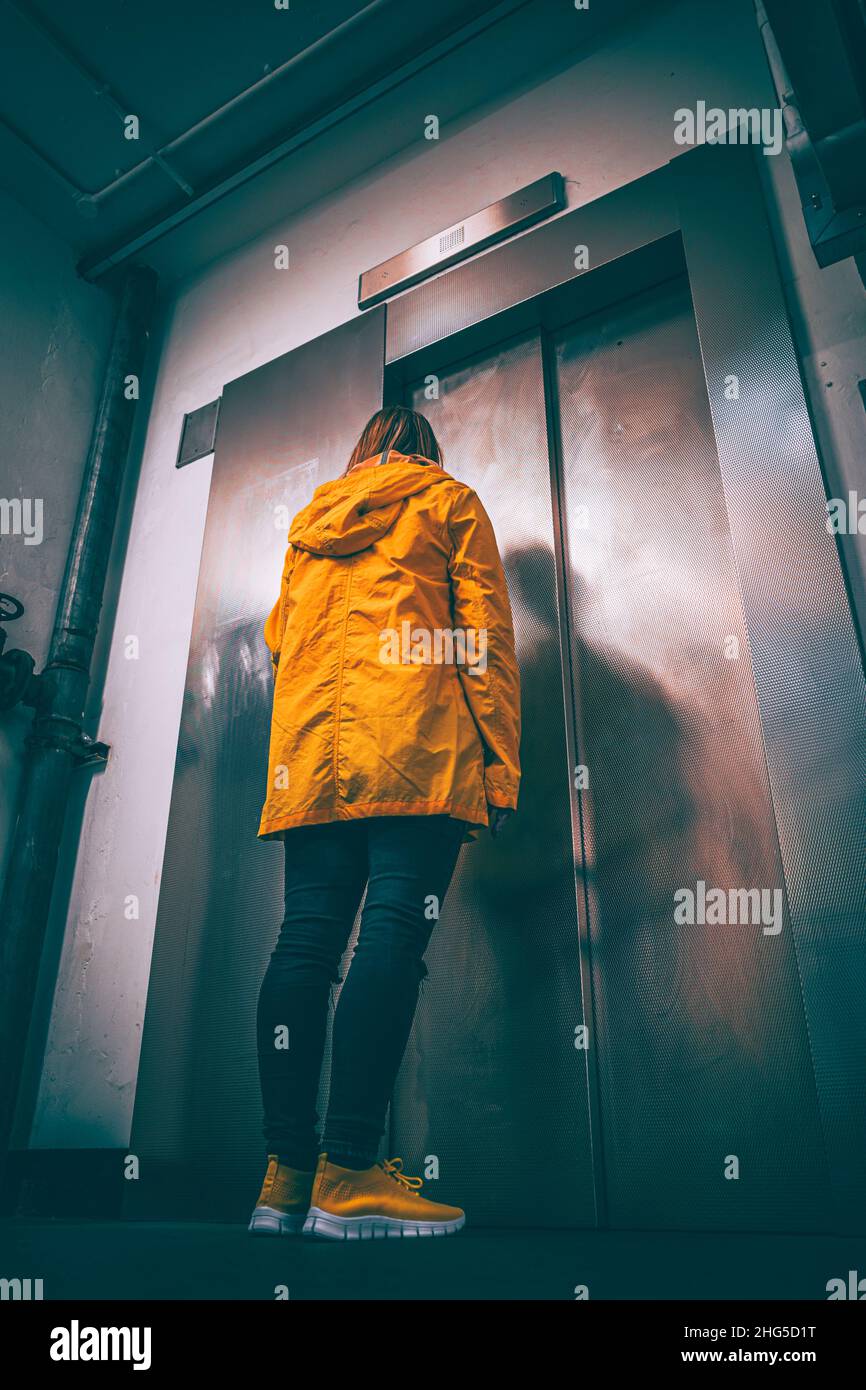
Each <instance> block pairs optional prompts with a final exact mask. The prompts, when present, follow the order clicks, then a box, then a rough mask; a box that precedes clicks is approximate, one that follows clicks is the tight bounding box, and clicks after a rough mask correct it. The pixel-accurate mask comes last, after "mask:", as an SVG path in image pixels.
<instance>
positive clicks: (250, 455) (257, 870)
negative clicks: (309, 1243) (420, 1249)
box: [126, 310, 384, 1220]
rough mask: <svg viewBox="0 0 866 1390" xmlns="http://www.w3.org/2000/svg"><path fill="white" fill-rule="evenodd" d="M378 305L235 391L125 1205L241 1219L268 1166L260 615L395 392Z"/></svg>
mask: <svg viewBox="0 0 866 1390" xmlns="http://www.w3.org/2000/svg"><path fill="white" fill-rule="evenodd" d="M383 342H384V313H383V311H382V310H374V311H373V312H371V313H370V314H368V315H365V317H364V318H360V319H353V320H352V321H351V322H350V323H348V324H345V325H344V326H343V327H341V328H338V329H335V330H334V331H333V332H331V333H327V334H325V335H324V336H323V337H321V338H316V339H314V340H313V341H312V342H310V343H307V344H305V345H304V346H303V347H301V348H298V349H297V350H296V351H294V352H291V353H287V354H286V355H285V356H284V357H280V358H278V359H276V361H273V362H269V363H268V364H267V365H266V366H264V367H260V368H259V369H258V370H257V371H254V372H251V373H250V374H249V375H248V376H245V377H241V378H240V380H238V381H234V382H231V383H230V384H229V385H228V386H227V387H226V388H225V391H224V392H223V399H222V406H221V411H220V428H219V434H218V437H217V446H216V454H215V458H214V464H213V476H212V482H211V493H210V499H209V502H208V513H207V522H206V528H205V538H204V545H203V549H202V558H201V568H200V571H199V583H198V590H197V594H196V605H195V615H194V619H193V628H192V636H191V641H190V655H189V664H188V667H187V677H186V690H185V694H184V703H183V712H182V716H181V726H180V735H179V739H178V751H177V762H176V767H175V780H174V790H173V794H172V802H171V813H170V817H169V825H168V835H167V841H166V851H165V861H164V865H163V873H162V885H161V891H160V901H159V913H158V918H157V924H156V938H155V943H154V952H153V962H152V967H151V976H150V987H149V991H148V1000H147V1013H146V1017H145V1025H144V1035H143V1039H142V1051H141V1063H140V1067H139V1079H138V1089H137V1092H136V1103H135V1112H134V1116H133V1132H132V1140H131V1152H134V1153H135V1154H137V1155H138V1157H139V1160H140V1163H141V1177H140V1179H139V1181H137V1182H130V1183H129V1184H128V1185H127V1204H126V1211H127V1215H130V1216H135V1217H162V1216H165V1217H168V1216H177V1217H183V1218H184V1219H190V1218H200V1219H204V1220H217V1219H231V1220H239V1219H245V1218H246V1215H247V1209H248V1208H249V1206H250V1205H251V1203H252V1202H253V1201H254V1200H255V1196H256V1193H257V1191H258V1185H259V1184H260V1182H261V1177H262V1172H263V1158H262V1156H263V1153H264V1141H263V1139H262V1138H261V1100H260V1096H259V1082H258V1071H257V1063H256V1034H255V1009H256V1000H257V996H258V989H259V984H260V982H261V978H262V975H263V974H264V970H265V967H266V965H267V960H268V956H269V955H270V952H271V950H272V949H273V946H274V942H275V940H276V936H277V932H278V930H279V926H280V923H281V921H282V912H283V904H282V888H283V847H282V844H281V843H280V842H279V841H272V842H263V841H259V840H258V839H257V834H256V832H257V830H258V825H259V817H260V814H261V808H262V803H263V801H264V796H265V784H266V778H267V743H268V732H269V728H270V711H271V702H272V694H273V675H272V672H271V662H270V654H269V652H268V650H267V648H266V646H265V643H264V637H263V634H262V626H263V623H264V620H265V618H266V616H267V614H268V612H269V611H270V608H271V606H272V604H273V603H274V602H275V600H276V598H277V595H278V593H279V583H280V574H281V572H282V565H283V558H284V555H285V548H286V535H287V531H288V526H289V521H290V520H291V517H292V516H293V515H294V513H295V512H296V511H297V510H299V509H300V507H302V506H303V505H305V503H306V502H308V501H309V498H310V494H311V492H312V490H313V488H314V487H316V486H318V484H319V483H322V482H325V481H327V480H328V479H329V478H333V477H335V476H336V475H337V474H338V473H339V472H340V471H341V470H342V469H343V468H344V467H345V465H346V461H347V459H348V457H349V454H350V452H351V450H352V447H353V445H354V443H355V440H356V438H357V435H358V434H359V432H360V430H361V427H362V425H363V424H364V423H365V422H366V420H367V418H368V416H369V415H370V414H371V413H372V412H373V411H374V410H376V409H377V408H378V407H379V406H380V405H381V402H382V396H381V392H382V368H383Z"/></svg>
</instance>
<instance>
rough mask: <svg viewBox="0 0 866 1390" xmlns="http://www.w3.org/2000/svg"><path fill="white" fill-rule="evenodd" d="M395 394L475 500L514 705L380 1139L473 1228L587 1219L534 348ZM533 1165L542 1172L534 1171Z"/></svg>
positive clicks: (582, 1055) (581, 1068)
mask: <svg viewBox="0 0 866 1390" xmlns="http://www.w3.org/2000/svg"><path fill="white" fill-rule="evenodd" d="M430 394H431V387H430V384H429V383H427V384H423V383H422V384H421V385H419V387H418V388H417V389H416V390H414V391H413V392H412V393H411V403H412V404H413V405H414V406H415V408H417V409H418V410H420V411H422V412H423V413H424V414H425V415H426V416H427V417H428V419H429V420H430V422H431V424H432V425H433V428H434V430H435V431H436V434H437V437H438V439H439V441H440V443H441V445H442V447H443V449H444V451H445V459H444V464H445V468H446V469H447V470H449V471H450V472H452V473H453V474H454V476H455V477H457V478H459V479H461V480H462V481H464V482H466V483H468V484H469V485H470V486H471V487H473V488H474V489H475V490H476V491H477V493H478V495H479V496H480V498H481V500H482V502H483V504H484V506H485V508H486V510H487V511H488V513H489V515H490V518H491V520H492V522H493V526H494V529H495V531H496V536H497V540H498V543H499V549H500V553H501V555H502V559H503V563H504V566H505V572H506V576H507V579H508V588H509V594H510V598H511V605H512V611H513V616H514V628H515V639H516V644H517V657H518V662H519V665H520V680H521V695H522V706H523V736H522V742H521V760H522V767H523V778H522V788H521V794H520V795H521V808H520V809H521V813H520V815H519V816H518V817H517V818H515V820H514V821H513V823H512V824H511V825H509V827H508V831H507V834H506V835H504V836H503V838H502V839H501V840H499V841H497V842H493V841H492V840H491V839H490V837H489V835H488V834H487V832H486V831H485V832H483V833H480V834H479V838H478V840H477V842H476V843H474V844H471V845H466V846H464V848H463V850H462V851H461V858H460V863H459V865H458V870H457V873H456V875H455V879H454V882H453V884H452V887H451V889H450V890H449V894H448V898H447V900H446V904H445V909H444V912H443V915H442V920H441V921H440V923H439V924H438V926H437V929H436V931H434V933H433V937H432V939H431V944H430V947H429V948H428V951H427V957H426V960H427V967H428V970H429V979H428V981H426V982H425V986H424V990H423V993H422V997H421V1000H420V1006H419V1010H418V1015H417V1020H416V1025H415V1029H414V1033H413V1036H412V1038H411V1040H410V1044H409V1048H408V1049H407V1055H406V1058H405V1061H404V1065H403V1069H402V1072H401V1075H400V1078H399V1081H398V1087H397V1092H396V1095H395V1097H394V1101H393V1105H392V1144H393V1147H394V1151H395V1152H396V1153H400V1154H404V1153H406V1152H408V1153H410V1154H411V1155H412V1156H413V1158H416V1159H418V1160H424V1161H425V1168H427V1170H428V1171H433V1170H432V1169H431V1167H430V1161H429V1160H430V1159H431V1158H438V1159H439V1169H440V1184H439V1185H440V1186H441V1187H442V1189H443V1196H444V1191H445V1190H447V1193H448V1194H449V1195H453V1196H454V1197H455V1199H456V1198H457V1195H458V1194H459V1198H460V1202H461V1205H462V1204H463V1201H464V1198H465V1205H466V1207H467V1209H468V1210H470V1211H471V1212H472V1220H473V1222H476V1223H478V1224H494V1225H533V1224H546V1225H554V1226H555V1225H573V1226H586V1225H592V1224H594V1221H595V1196H594V1184H593V1177H592V1133H591V1126H590V1107H589V1090H588V1084H587V1054H586V1051H585V1050H583V1049H580V1048H578V1047H577V1046H576V1045H575V1044H576V1042H578V1041H579V1035H577V1033H576V1030H577V1029H578V1028H579V1026H580V1024H581V1021H582V1018H583V1008H582V1004H581V983H580V958H579V953H578V920H577V904H576V888H577V884H576V880H575V855H574V846H573V842H572V831H571V818H570V814H569V771H568V763H567V760H566V756H565V747H566V743H565V708H564V698H563V681H562V660H561V657H562V653H561V646H560V630H561V624H560V616H561V615H560V613H559V611H558V607H557V580H556V564H555V552H554V514H553V501H552V495H551V481H550V468H549V464H548V447H547V425H546V416H545V399H544V386H543V381H542V363H541V345H540V341H539V339H538V338H537V337H534V338H530V339H524V340H522V341H518V342H517V343H512V344H510V345H507V346H505V347H503V348H502V349H501V350H499V351H497V352H495V353H493V354H492V355H490V356H488V357H485V358H484V359H483V360H481V361H475V362H473V363H472V364H471V366H466V367H461V368H459V369H458V370H456V371H454V372H452V373H450V374H449V375H448V376H446V377H443V378H442V379H441V381H440V382H439V386H438V398H436V399H429V396H430ZM539 1161H541V1163H542V1164H543V1168H544V1171H545V1173H546V1174H547V1180H546V1181H545V1183H543V1184H539V1182H538V1180H537V1178H538V1169H539Z"/></svg>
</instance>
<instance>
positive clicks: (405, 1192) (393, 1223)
mask: <svg viewBox="0 0 866 1390" xmlns="http://www.w3.org/2000/svg"><path fill="white" fill-rule="evenodd" d="M421 1185H422V1181H421V1179H420V1178H409V1177H407V1176H406V1174H405V1173H404V1172H403V1160H402V1158H389V1159H388V1160H387V1162H385V1163H375V1164H374V1165H373V1167H372V1168H363V1169H361V1170H360V1172H358V1171H356V1170H355V1169H354V1168H340V1167H338V1166H337V1164H336V1163H329V1162H328V1155H327V1154H320V1155H319V1166H318V1168H317V1169H316V1179H315V1182H314V1183H313V1192H312V1196H311V1198H310V1211H309V1214H308V1216H307V1219H306V1221H305V1222H304V1235H305V1236H323V1237H324V1238H325V1239H326V1240H379V1239H383V1238H385V1237H388V1236H450V1235H453V1234H454V1233H455V1231H459V1230H460V1228H461V1226H463V1225H464V1224H465V1222H466V1215H465V1213H464V1212H462V1211H461V1210H460V1208H459V1207H448V1206H445V1204H444V1203H442V1202H428V1200H427V1198H426V1197H422V1196H420V1194H419V1192H418V1188H419V1187H421Z"/></svg>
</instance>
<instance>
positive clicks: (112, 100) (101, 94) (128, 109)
mask: <svg viewBox="0 0 866 1390" xmlns="http://www.w3.org/2000/svg"><path fill="white" fill-rule="evenodd" d="M7 3H8V4H9V5H11V7H12V9H14V10H15V11H16V12H17V13H18V14H19V15H20V16H21V18H22V19H24V20H26V21H27V23H28V24H30V25H31V26H32V28H33V29H35V30H36V32H37V33H38V34H39V36H40V37H41V38H42V39H43V41H44V42H45V43H47V44H49V46H50V47H51V48H53V49H54V51H55V53H57V54H58V55H59V56H60V57H61V58H63V60H64V62H66V63H67V64H68V65H69V66H70V67H72V68H74V70H75V71H76V72H77V73H78V74H79V76H80V77H82V78H83V79H84V81H85V83H86V84H87V86H88V87H89V89H90V90H91V92H92V93H93V95H94V96H95V97H96V98H97V99H98V100H101V101H107V102H108V104H109V105H110V107H111V109H112V111H114V113H115V115H116V116H117V117H118V119H119V120H120V121H124V120H125V119H126V117H127V116H129V115H131V114H137V113H136V112H135V108H134V106H133V105H132V104H131V103H129V104H125V103H124V99H123V97H122V96H118V95H117V94H115V92H114V91H112V88H111V87H110V85H109V84H108V82H106V81H105V79H104V78H103V77H102V76H101V75H100V74H99V73H98V72H96V70H95V69H93V68H90V67H88V66H87V64H86V63H84V62H83V61H82V60H81V58H79V56H78V54H77V53H76V52H75V50H74V49H73V48H71V47H70V46H69V44H67V43H66V42H65V40H64V39H62V38H61V37H60V36H59V35H58V34H55V32H54V30H53V29H52V28H51V27H50V25H48V24H47V23H46V22H45V20H44V19H43V18H42V16H41V15H38V14H36V13H35V12H34V11H33V9H32V8H31V6H30V5H28V4H27V3H25V0H7ZM389 3H391V0H369V3H368V4H366V5H364V6H363V7H362V8H361V9H360V10H357V11H356V12H355V14H353V15H350V16H349V18H348V19H344V20H342V21H341V23H340V24H338V25H337V26H336V27H335V28H333V29H329V30H328V32H327V33H326V34H322V35H320V37H319V38H318V39H315V40H314V41H313V42H312V43H311V44H308V45H307V47H306V48H303V49H301V50H300V51H299V52H298V53H294V54H293V55H292V57H291V58H287V59H286V61H285V62H284V63H281V64H280V65H279V67H276V68H274V69H273V71H272V72H269V73H266V75H265V76H264V77H260V78H259V79H258V80H257V81H256V82H253V83H252V84H251V85H250V86H249V87H245V88H244V90H243V91H242V92H237V93H236V94H235V96H233V97H230V98H229V100H228V101H226V102H223V104H222V105H221V106H218V107H216V108H215V110H213V111H210V112H208V114H207V115H206V116H203V117H202V119H201V120H200V121H196V122H195V124H194V125H191V126H189V127H188V128H187V129H186V130H182V131H181V132H180V134H179V135H175V136H173V137H172V138H171V139H170V140H167V141H165V142H164V143H163V144H160V145H158V146H157V147H156V148H154V147H152V146H151V147H149V148H148V152H147V154H146V155H145V157H144V159H140V160H139V161H138V163H137V164H133V165H132V167H131V168H129V169H126V170H124V172H123V173H122V174H118V175H117V177H116V178H114V179H111V180H110V181H109V182H108V183H106V184H103V186H102V187H101V188H97V189H93V190H88V189H84V188H79V187H78V186H77V185H76V184H74V183H73V181H72V180H71V179H69V178H68V177H67V176H66V175H65V174H63V173H62V171H60V170H59V169H58V167H57V166H56V165H55V164H54V162H53V161H52V160H51V159H50V158H49V157H48V156H47V155H45V154H43V152H42V151H41V150H40V149H38V147H37V146H36V145H34V144H33V142H32V141H31V140H30V139H29V138H28V137H26V136H22V135H21V133H20V132H19V131H18V130H17V129H16V128H15V127H14V126H12V125H11V124H9V123H8V122H5V121H4V122H3V124H4V125H6V127H7V129H8V130H10V131H11V133H12V134H13V135H15V137H16V138H17V139H19V140H21V141H22V143H23V144H25V145H26V146H27V148H28V149H29V150H31V151H32V152H33V153H34V154H35V155H37V157H38V158H39V159H41V160H42V161H43V163H44V164H46V165H47V166H48V167H49V169H50V170H51V172H52V173H53V174H55V175H58V174H59V176H60V178H61V179H62V180H63V182H64V183H65V184H66V186H67V188H68V189H70V190H74V192H73V196H74V198H75V201H76V203H78V204H79V206H80V210H81V211H82V212H83V213H85V214H86V215H88V216H95V215H96V213H97V211H98V209H99V204H100V203H102V202H105V200H106V199H107V198H109V197H110V196H111V194H112V193H115V192H116V191H117V190H118V189H119V188H122V187H123V185H124V184H126V183H129V182H130V181H131V180H133V179H135V178H137V177H138V176H139V175H141V174H143V173H145V171H146V170H147V169H149V168H151V167H152V166H153V165H156V166H157V168H159V169H162V171H163V173H164V174H166V175H167V176H168V178H170V179H171V180H172V182H173V183H175V184H177V186H178V187H179V188H180V189H181V190H182V191H183V192H184V193H185V194H186V195H187V197H189V198H192V197H194V196H195V189H194V187H193V186H192V184H190V183H189V182H188V181H187V180H186V179H185V178H184V177H183V175H182V174H181V173H180V171H179V170H178V169H176V168H175V167H174V165H173V164H172V162H171V160H170V159H169V155H171V154H173V153H174V151H175V150H176V149H178V148H179V147H180V146H181V145H183V144H184V143H185V142H186V141H187V140H190V139H192V138H193V137H194V136H196V135H200V134H201V132H202V131H204V130H207V129H208V128H209V127H210V126H212V125H213V124H214V122H216V121H219V120H222V118H223V117H224V116H227V115H228V114H229V112H231V111H234V110H236V109H237V108H238V107H240V106H242V105H243V104H244V103H245V102H246V101H248V100H249V99H250V98H251V97H253V96H255V95H256V94H257V93H259V92H261V91H262V90H263V89H264V88H265V87H267V86H269V85H270V84H271V83H273V82H275V81H277V80H278V79H279V78H281V77H285V75H286V74H287V73H289V72H291V70H292V69H293V68H294V67H296V66H297V64H298V63H300V62H301V61H303V60H304V59H307V58H309V57H310V55H311V54H313V53H316V52H318V51H319V50H320V49H322V48H325V47H327V46H328V45H329V44H331V43H333V42H334V40H335V39H337V38H343V37H345V35H346V33H347V32H350V31H351V30H352V29H353V28H355V27H356V25H357V24H359V23H360V22H361V21H363V20H366V19H367V18H369V15H370V12H371V11H373V10H379V9H381V8H382V7H383V6H384V5H387V4H389ZM142 120H143V122H144V123H145V124H146V123H147V118H146V117H142Z"/></svg>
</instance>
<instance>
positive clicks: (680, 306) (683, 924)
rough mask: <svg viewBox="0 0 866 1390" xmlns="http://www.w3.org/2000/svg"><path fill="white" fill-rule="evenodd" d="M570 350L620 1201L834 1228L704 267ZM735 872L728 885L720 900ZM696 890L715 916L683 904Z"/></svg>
mask: <svg viewBox="0 0 866 1390" xmlns="http://www.w3.org/2000/svg"><path fill="white" fill-rule="evenodd" d="M554 347H555V361H556V371H555V375H556V381H557V390H558V396H559V409H560V419H561V463H560V472H561V496H562V515H563V528H564V535H565V539H564V547H565V556H564V559H565V575H566V588H567V593H568V603H567V607H568V616H569V622H570V631H571V654H572V668H573V679H574V692H575V716H576V722H577V729H578V742H579V747H580V750H581V761H582V762H583V763H585V764H586V766H587V769H588V788H587V790H586V791H585V792H584V793H582V818H583V825H584V832H585V839H584V848H585V855H586V875H587V885H588V898H589V942H590V947H589V950H590V959H591V973H592V993H593V1003H594V1013H595V1037H594V1046H595V1049H596V1053H597V1057H598V1064H599V1088H600V1105H601V1115H602V1125H601V1128H602V1146H603V1151H604V1163H605V1177H606V1193H607V1201H608V1212H609V1220H610V1222H611V1224H612V1225H615V1226H634V1227H672V1228H691V1229H701V1228H704V1229H708V1228H726V1229H741V1230H742V1229H749V1228H752V1229H764V1230H773V1229H775V1230H784V1229H788V1230H796V1231H807V1230H810V1229H818V1228H821V1227H823V1228H824V1229H827V1221H828V1214H827V1209H826V1202H827V1193H828V1186H827V1172H826V1162H825V1155H824V1150H823V1144H822V1138H821V1129H820V1123H819V1116H818V1107H817V1100H816V1093H815V1084H814V1078H813V1070H812V1063H811V1057H810V1051H809V1039H808V1035H807V1030H806V1025H805V1019H804V1012H803V1005H802V1000H801V992H800V986H799V978H798V966H797V959H796V955H795V949H794V944H793V941H792V937H791V933H790V925H789V921H788V917H787V912H786V910H785V895H784V881H783V876H782V868H781V861H780V855H779V846H778V840H777V834H776V826H775V820H774V815H773V806H772V800H771V794H770V789H769V784H768V778H767V771H766V765H765V757H764V747H763V742H762V733H761V727H760V721H759V714H758V707H757V702H756V696H755V689H754V682H753V673H752V665H751V660H750V654H749V644H748V639H747V635H746V631H745V628H744V620H743V615H742V611H741V604H740V595H739V588H738V581H737V572H736V566H735V561H734V555H733V551H732V546H731V539H730V534H729V529H728V520H727V512H726V504H725V496H724V490H723V485H722V479H721V476H720V471H719V464H718V460H717V456H716V449H715V440H714V435H713V430H712V426H711V420H710V413H709V403H708V400H707V395H706V387H705V383H704V377H703V373H702V370H701V363H700V355H699V348H698V342H697V334H696V329H695V324H694V319H693V313H692V307H691V301H690V297H689V292H688V287H687V284H686V283H685V281H684V280H683V281H679V280H678V281H673V282H669V284H668V285H667V286H663V287H659V288H657V289H655V290H653V291H651V292H648V293H646V294H644V295H642V296H640V297H639V298H637V299H635V300H633V301H629V302H628V303H627V304H625V305H624V306H620V307H617V308H616V309H615V310H613V311H609V312H607V313H606V314H604V315H600V316H598V317H597V318H593V319H592V320H589V321H583V322H581V323H580V324H579V325H577V326H575V327H573V328H571V329H569V330H566V331H563V332H561V333H560V334H559V335H558V337H557V339H556V341H555V344H554ZM732 370H733V368H732ZM701 884H703V885H704V888H703V889H702V888H701V886H700V885H701ZM712 889H720V890H723V892H724V895H725V896H724V900H722V899H721V898H719V899H718V900H716V899H712V900H711V902H710V904H709V906H707V905H706V895H707V894H708V893H709V892H710V890H712ZM755 889H761V890H763V891H764V892H765V893H766V895H767V896H766V897H765V898H763V899H762V901H761V908H760V910H759V908H758V900H757V899H756V897H755V896H754V892H753V891H752V892H751V896H750V897H749V898H748V899H746V897H745V894H746V893H747V892H749V891H750V890H755ZM681 890H689V891H691V893H692V899H691V900H689V899H688V898H687V896H686V895H685V893H681ZM731 890H733V895H732V892H731ZM678 893H681V896H680V897H679V898H676V899H675V895H676V894H678ZM702 893H703V895H704V901H705V906H704V908H703V910H702V909H701V894H702ZM690 901H691V902H692V903H693V904H694V912H693V913H692V914H691V917H693V918H694V920H693V921H689V920H683V919H684V918H686V917H687V914H688V908H689V904H690ZM675 906H678V907H679V918H680V920H679V922H678V920H677V916H676V914H675ZM702 919H703V920H702ZM733 919H736V920H733ZM737 1165H738V1168H737ZM737 1171H738V1176H734V1175H735V1173H737Z"/></svg>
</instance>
